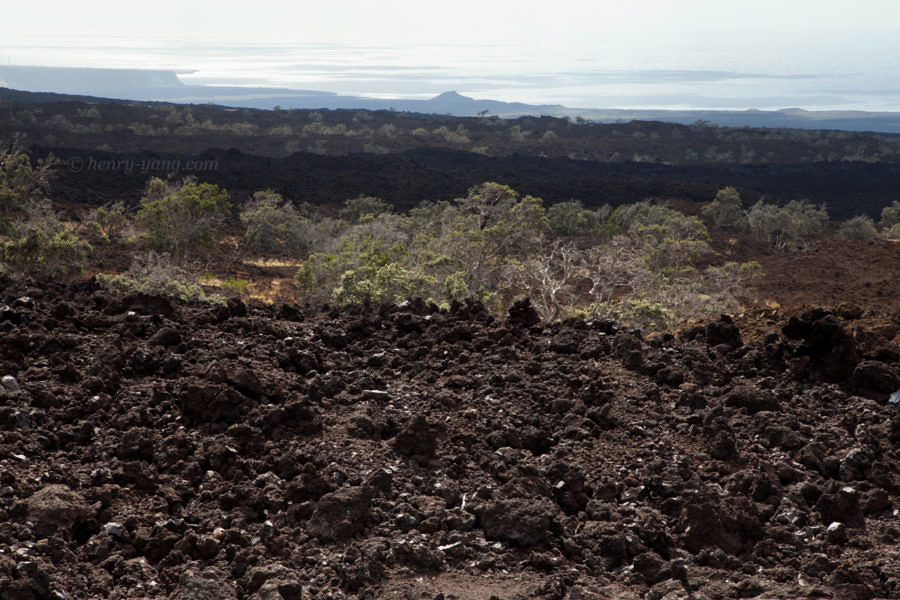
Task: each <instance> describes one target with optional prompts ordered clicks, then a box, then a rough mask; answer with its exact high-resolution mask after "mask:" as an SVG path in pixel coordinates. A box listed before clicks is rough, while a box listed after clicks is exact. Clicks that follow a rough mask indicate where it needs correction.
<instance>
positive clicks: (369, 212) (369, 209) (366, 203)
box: [339, 196, 391, 223]
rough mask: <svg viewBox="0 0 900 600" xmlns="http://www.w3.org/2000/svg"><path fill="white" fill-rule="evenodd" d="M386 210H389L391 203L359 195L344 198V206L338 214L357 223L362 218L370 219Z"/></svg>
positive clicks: (345, 219)
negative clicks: (357, 196)
mask: <svg viewBox="0 0 900 600" xmlns="http://www.w3.org/2000/svg"><path fill="white" fill-rule="evenodd" d="M387 212H391V205H390V204H388V203H387V202H385V201H384V200H382V199H381V198H374V197H372V196H360V197H359V198H349V199H347V200H345V201H344V208H343V209H341V212H340V215H339V216H340V217H341V219H343V220H344V221H347V222H348V223H359V222H360V221H362V220H364V219H371V218H374V217H377V216H378V215H380V214H381V213H387Z"/></svg>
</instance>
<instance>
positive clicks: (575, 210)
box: [547, 131, 594, 238]
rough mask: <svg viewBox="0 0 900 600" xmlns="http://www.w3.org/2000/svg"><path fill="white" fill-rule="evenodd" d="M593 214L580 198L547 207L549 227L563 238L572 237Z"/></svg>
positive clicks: (589, 220)
mask: <svg viewBox="0 0 900 600" xmlns="http://www.w3.org/2000/svg"><path fill="white" fill-rule="evenodd" d="M547 133H552V132H549V131H548V132H547ZM593 216H594V213H592V212H591V211H589V210H585V209H584V205H583V204H582V203H581V201H580V200H570V201H568V202H558V203H557V204H554V205H553V206H551V207H550V208H548V209H547V221H548V222H549V223H550V228H551V229H552V230H553V232H554V233H555V234H556V235H558V236H560V237H564V238H569V237H572V236H573V235H575V234H576V233H577V232H578V231H579V230H580V229H581V228H583V227H586V226H588V225H590V222H591V220H592V217H593Z"/></svg>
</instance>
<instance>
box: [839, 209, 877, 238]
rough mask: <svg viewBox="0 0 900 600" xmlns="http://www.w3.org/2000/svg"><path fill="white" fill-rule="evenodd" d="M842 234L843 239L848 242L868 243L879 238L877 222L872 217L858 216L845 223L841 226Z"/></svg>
mask: <svg viewBox="0 0 900 600" xmlns="http://www.w3.org/2000/svg"><path fill="white" fill-rule="evenodd" d="M840 234H841V237H842V238H844V239H847V240H857V241H859V242H868V241H870V240H874V239H875V238H876V237H877V236H878V230H877V229H875V221H873V220H872V218H871V217H868V216H865V215H858V216H856V217H853V218H852V219H849V220H847V221H844V223H843V224H842V225H841V229H840Z"/></svg>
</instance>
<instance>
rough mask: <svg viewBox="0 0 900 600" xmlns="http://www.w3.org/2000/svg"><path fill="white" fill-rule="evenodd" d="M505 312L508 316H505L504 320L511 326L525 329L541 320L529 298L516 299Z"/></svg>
mask: <svg viewBox="0 0 900 600" xmlns="http://www.w3.org/2000/svg"><path fill="white" fill-rule="evenodd" d="M507 314H508V315H509V316H508V317H507V319H506V322H507V323H508V324H509V325H512V326H517V327H524V328H526V329H527V328H528V327H532V326H533V325H537V324H538V323H540V322H541V318H540V317H539V316H538V314H537V311H536V310H534V307H533V306H531V298H522V299H521V300H516V301H515V302H514V303H513V305H512V306H510V307H509V310H508V311H507Z"/></svg>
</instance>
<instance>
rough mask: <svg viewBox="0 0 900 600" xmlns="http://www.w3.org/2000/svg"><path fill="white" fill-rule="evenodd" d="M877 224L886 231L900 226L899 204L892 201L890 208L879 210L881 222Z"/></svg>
mask: <svg viewBox="0 0 900 600" xmlns="http://www.w3.org/2000/svg"><path fill="white" fill-rule="evenodd" d="M879 224H880V225H881V226H882V227H885V228H887V229H890V228H891V227H893V226H894V225H898V224H900V202H898V201H897V200H894V202H893V203H891V205H890V206H885V207H884V208H883V209H882V210H881V221H879Z"/></svg>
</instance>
